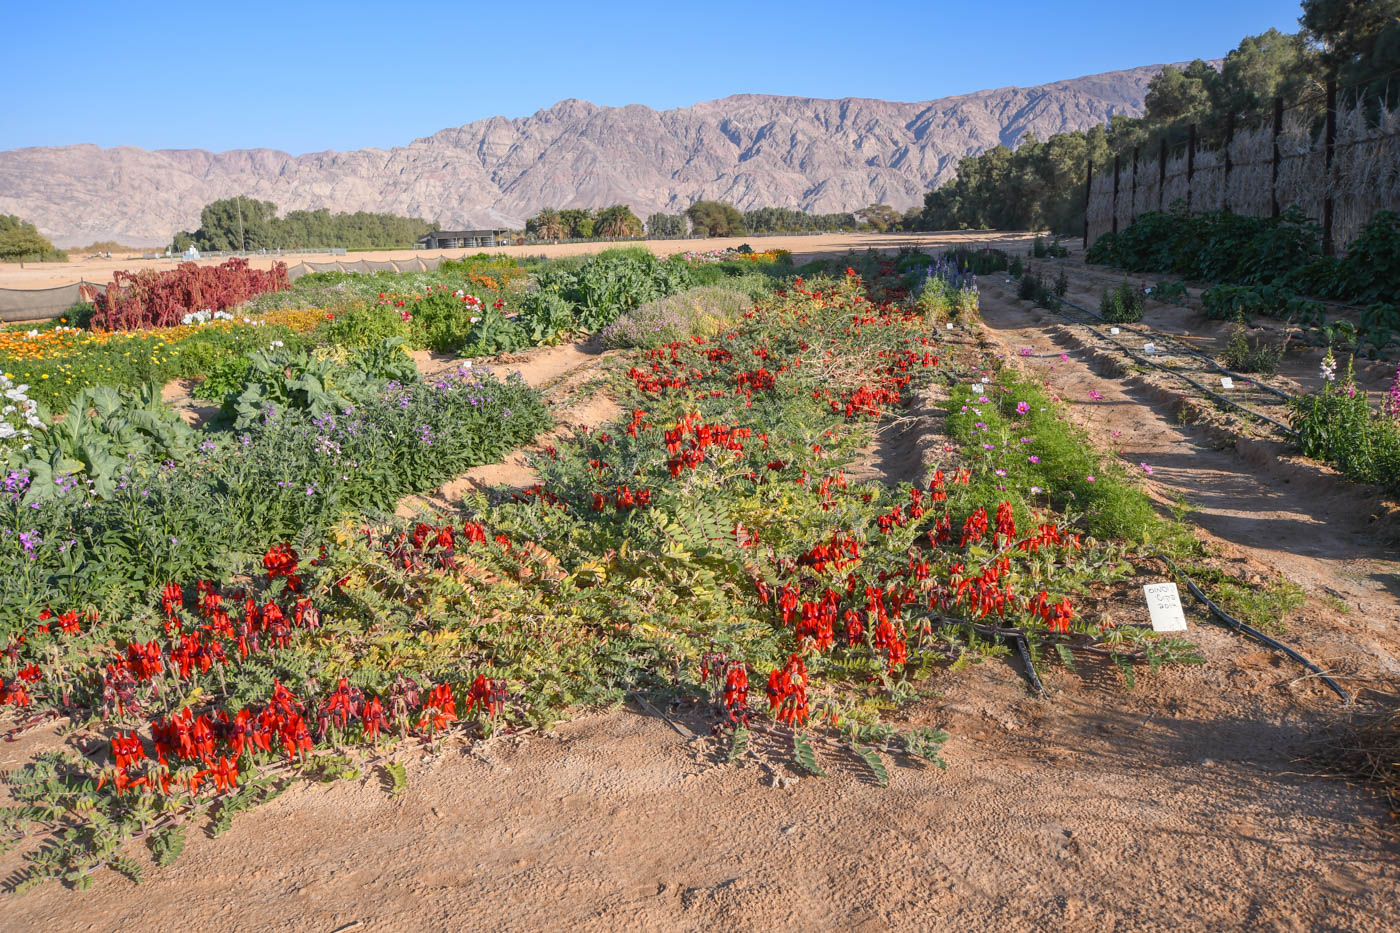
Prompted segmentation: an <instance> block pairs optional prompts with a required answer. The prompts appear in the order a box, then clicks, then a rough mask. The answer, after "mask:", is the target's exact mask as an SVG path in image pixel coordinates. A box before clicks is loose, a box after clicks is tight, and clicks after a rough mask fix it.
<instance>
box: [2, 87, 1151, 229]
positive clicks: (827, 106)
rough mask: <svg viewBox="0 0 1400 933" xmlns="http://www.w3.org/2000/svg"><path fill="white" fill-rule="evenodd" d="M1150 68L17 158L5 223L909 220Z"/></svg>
mask: <svg viewBox="0 0 1400 933" xmlns="http://www.w3.org/2000/svg"><path fill="white" fill-rule="evenodd" d="M1162 67H1163V66H1161V65H1146V66H1142V67H1139V68H1132V69H1125V70H1122V71H1114V72H1105V73H1103V74H1098V75H1087V76H1084V77H1080V78H1071V79H1067V80H1063V81H1055V82H1051V83H1048V84H1042V85H1036V86H1033V87H1026V88H1021V87H1014V86H1010V87H1004V88H995V89H986V90H980V91H973V92H970V93H967V94H960V95H955V96H951V97H945V98H937V99H932V100H924V101H887V100H880V99H878V98H863V97H844V98H816V97H801V96H797V95H773V94H747V93H741V94H731V95H728V96H727V97H722V98H718V99H715V100H710V101H700V102H698V103H695V104H692V105H690V106H688V107H676V108H671V109H668V110H654V109H652V108H650V107H647V106H645V105H642V104H627V105H623V106H618V107H607V106H599V105H596V104H593V103H590V102H588V101H584V100H580V99H577V98H566V99H564V100H561V101H557V102H556V103H554V104H553V105H552V106H550V107H548V108H544V109H541V110H538V111H536V112H535V113H533V114H530V115H529V116H525V117H515V118H508V117H503V116H493V117H487V118H485V119H482V120H476V121H473V122H471V123H466V124H463V125H461V126H456V127H446V128H444V129H441V130H438V131H437V132H435V133H432V134H430V135H428V136H423V137H419V138H417V139H414V140H412V141H411V142H409V143H407V144H406V145H401V146H392V147H389V148H381V147H366V148H362V149H352V150H346V151H336V150H332V149H327V150H322V151H320V152H312V153H302V154H300V155H292V154H290V153H287V152H284V151H282V150H278V149H271V148H251V149H230V150H226V151H223V152H211V151H209V150H205V149H151V150H148V149H142V148H140V147H136V146H114V147H109V148H103V147H100V146H97V145H95V144H92V143H77V144H73V145H69V146H41V147H28V148H23V149H11V150H6V151H3V152H0V213H12V214H19V215H20V216H22V217H25V218H26V219H28V220H30V221H32V222H33V223H35V224H36V225H37V226H38V227H39V229H40V230H41V231H42V232H43V233H45V234H46V235H49V236H50V237H51V238H52V239H53V240H54V241H55V242H56V243H58V244H59V245H71V244H76V243H85V242H92V241H94V240H105V239H115V240H119V241H122V242H131V243H135V244H138V245H154V244H157V243H165V242H168V241H169V238H170V235H171V234H172V233H174V231H175V230H178V229H193V228H194V227H195V226H197V225H198V218H199V211H200V209H201V208H202V207H203V206H204V205H205V204H207V203H209V202H210V201H213V200H216V199H217V198H221V197H229V196H232V195H235V194H244V195H248V196H250V197H256V198H260V199H264V200H270V201H274V202H276V204H277V205H278V208H279V209H280V210H282V211H287V210H296V209H316V208H322V207H326V208H330V209H331V210H333V211H356V210H369V211H390V212H393V213H397V214H406V215H409V216H420V217H426V218H428V219H430V220H436V221H440V222H441V223H442V224H443V225H444V226H449V227H471V226H507V227H517V228H518V227H519V226H521V225H522V224H523V222H524V220H525V218H526V217H529V216H531V215H533V214H534V213H535V212H536V211H537V210H538V209H539V208H541V207H544V206H552V207H603V206H607V205H609V204H614V203H627V204H630V205H631V206H632V207H633V209H634V210H635V211H636V212H637V213H638V214H640V215H642V216H646V214H648V213H651V212H652V211H657V210H664V211H668V212H676V211H680V210H684V209H685V207H687V206H688V205H689V204H690V203H692V202H693V201H695V200H699V199H710V198H713V199H718V200H727V201H729V202H731V203H733V204H735V205H736V206H737V207H739V208H740V209H748V208H753V207H789V208H800V209H802V210H808V211H813V212H818V213H832V212H836V211H844V210H857V209H859V208H861V207H864V206H866V205H868V204H872V203H876V202H883V203H887V204H890V205H891V206H893V207H895V208H897V209H899V210H904V209H905V208H908V207H910V206H911V205H914V204H917V203H920V202H921V201H922V198H923V193H924V192H925V191H926V190H928V189H929V188H930V187H935V186H937V185H938V184H940V183H942V182H943V181H946V180H947V179H949V178H951V177H952V175H953V173H954V172H955V170H956V166H957V161H958V160H959V159H961V158H963V157H965V156H968V155H976V154H978V153H980V152H983V151H985V150H986V149H988V148H991V147H993V146H996V145H999V144H1006V145H1014V144H1015V143H1017V142H1019V141H1020V140H1021V139H1022V138H1024V136H1025V135H1026V134H1027V133H1035V135H1036V136H1037V137H1038V138H1041V139H1044V138H1045V137H1047V136H1049V135H1051V134H1053V133H1057V132H1063V131H1066V130H1074V129H1085V128H1087V127H1089V126H1093V125H1096V124H1101V123H1103V122H1105V121H1107V120H1108V118H1109V117H1110V116H1112V115H1114V114H1119V113H1121V114H1124V115H1127V116H1136V115H1139V114H1140V113H1141V112H1142V102H1143V97H1144V95H1145V93H1146V86H1147V83H1148V81H1150V80H1151V78H1152V76H1153V75H1155V74H1156V73H1157V72H1158V71H1159V70H1160V69H1161V68H1162Z"/></svg>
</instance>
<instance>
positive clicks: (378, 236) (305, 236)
mask: <svg viewBox="0 0 1400 933" xmlns="http://www.w3.org/2000/svg"><path fill="white" fill-rule="evenodd" d="M434 229H436V225H435V224H433V223H430V222H429V221H426V220H420V219H419V218H416V217H399V216H397V215H395V214H374V213H370V212H368V211H356V212H355V213H353V214H332V213H331V212H330V211H329V210H326V209H324V208H323V209H321V210H316V211H289V212H288V213H287V214H286V216H284V217H278V216H277V205H276V204H274V203H272V202H271V201H259V200H257V199H255V198H242V197H239V198H224V199H223V200H221V201H215V202H214V203H212V204H208V205H206V206H205V207H204V210H202V211H201V212H200V214H199V229H198V230H196V231H194V232H193V233H191V232H189V231H185V230H182V231H180V232H179V233H177V234H175V237H174V241H173V242H172V243H171V248H172V249H173V250H174V251H175V252H178V253H183V252H184V251H185V250H186V249H188V248H189V247H190V246H194V247H197V248H198V249H201V250H223V251H232V250H243V249H249V250H258V249H316V248H324V247H332V246H343V247H345V248H346V249H392V248H396V247H411V246H413V244H414V241H415V240H417V239H418V238H419V237H420V236H422V235H423V234H425V233H428V232H429V231H431V230H434Z"/></svg>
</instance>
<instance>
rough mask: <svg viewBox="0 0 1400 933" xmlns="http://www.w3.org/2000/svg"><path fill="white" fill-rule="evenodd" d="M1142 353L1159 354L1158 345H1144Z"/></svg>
mask: <svg viewBox="0 0 1400 933" xmlns="http://www.w3.org/2000/svg"><path fill="white" fill-rule="evenodd" d="M1142 352H1143V353H1156V352H1157V345H1156V344H1155V343H1145V344H1143V345H1142Z"/></svg>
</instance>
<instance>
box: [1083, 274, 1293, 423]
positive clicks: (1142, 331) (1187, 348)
mask: <svg viewBox="0 0 1400 933" xmlns="http://www.w3.org/2000/svg"><path fill="white" fill-rule="evenodd" d="M1057 298H1058V296H1057ZM1058 300H1059V301H1063V302H1064V303H1065V304H1067V305H1069V306H1070V307H1071V308H1074V309H1076V310H1078V311H1082V312H1084V313H1085V314H1087V315H1089V316H1090V317H1093V318H1096V319H1097V320H1099V321H1103V323H1105V324H1107V323H1108V321H1106V320H1104V318H1103V316H1102V315H1101V314H1099V313H1098V312H1096V311H1094V310H1093V309H1092V308H1086V307H1085V306H1084V305H1081V304H1078V303H1077V302H1073V301H1070V300H1069V299H1068V298H1058ZM1088 326H1092V325H1088ZM1114 326H1124V325H1114ZM1126 329H1127V330H1130V331H1132V332H1133V333H1135V334H1139V335H1141V336H1143V337H1147V338H1149V339H1151V340H1166V341H1169V342H1170V343H1171V344H1172V345H1173V346H1175V347H1176V348H1177V349H1178V350H1179V351H1181V352H1183V353H1189V354H1191V355H1192V356H1195V357H1199V358H1200V359H1201V360H1204V361H1205V362H1206V363H1208V364H1209V365H1210V366H1212V367H1213V368H1214V369H1216V370H1217V371H1219V372H1222V373H1224V374H1225V375H1227V376H1229V377H1230V378H1232V379H1239V380H1240V381H1241V382H1247V383H1249V384H1250V385H1253V386H1255V387H1257V388H1260V389H1263V390H1264V391H1265V392H1270V393H1272V394H1274V395H1277V396H1278V397H1279V398H1281V399H1284V400H1285V401H1289V402H1291V401H1293V400H1294V398H1295V397H1294V396H1292V395H1290V394H1288V393H1287V392H1285V391H1283V390H1282V389H1275V388H1274V387H1273V386H1271V385H1265V384H1264V383H1262V382H1260V381H1259V379H1258V378H1257V377H1254V376H1248V375H1245V374H1244V373H1237V372H1235V371H1234V370H1233V369H1230V368H1229V367H1228V366H1222V365H1221V364H1220V363H1219V362H1217V361H1216V360H1215V359H1214V358H1213V357H1211V356H1210V355H1209V354H1206V353H1202V352H1201V351H1200V350H1197V349H1196V348H1195V347H1193V346H1191V345H1190V344H1188V343H1186V342H1185V341H1183V340H1181V339H1179V338H1177V337H1175V336H1173V335H1171V334H1160V333H1157V332H1156V331H1152V330H1147V329H1146V328H1142V327H1133V326H1132V325H1126Z"/></svg>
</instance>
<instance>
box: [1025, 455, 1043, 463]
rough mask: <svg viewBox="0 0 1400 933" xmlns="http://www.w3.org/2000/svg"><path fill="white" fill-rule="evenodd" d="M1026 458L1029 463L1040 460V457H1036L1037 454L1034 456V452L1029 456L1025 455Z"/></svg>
mask: <svg viewBox="0 0 1400 933" xmlns="http://www.w3.org/2000/svg"><path fill="white" fill-rule="evenodd" d="M1026 459H1027V460H1029V461H1030V462H1031V463H1039V462H1040V458H1039V457H1037V456H1035V455H1034V454H1032V455H1031V456H1029V457H1027V458H1026Z"/></svg>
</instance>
